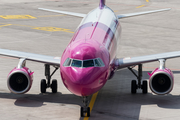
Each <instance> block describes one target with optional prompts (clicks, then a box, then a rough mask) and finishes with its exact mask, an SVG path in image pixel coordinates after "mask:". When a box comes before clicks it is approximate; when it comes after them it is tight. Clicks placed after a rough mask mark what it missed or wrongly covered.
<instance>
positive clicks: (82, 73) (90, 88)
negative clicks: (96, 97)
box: [61, 67, 106, 96]
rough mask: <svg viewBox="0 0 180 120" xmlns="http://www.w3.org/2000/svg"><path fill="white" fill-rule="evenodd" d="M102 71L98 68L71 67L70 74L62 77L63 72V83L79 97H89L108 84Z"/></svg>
mask: <svg viewBox="0 0 180 120" xmlns="http://www.w3.org/2000/svg"><path fill="white" fill-rule="evenodd" d="M101 71H102V70H101V68H97V67H89V68H76V67H71V68H70V67H69V68H68V74H67V75H64V74H63V75H62V72H61V76H62V80H63V83H64V84H65V86H66V87H67V89H69V90H70V91H71V92H72V93H74V94H76V95H78V96H89V95H91V94H93V93H95V92H97V91H98V90H99V89H100V88H101V87H102V86H103V85H104V84H105V82H106V75H105V74H104V72H101ZM101 73H103V74H101ZM105 73H106V72H105Z"/></svg>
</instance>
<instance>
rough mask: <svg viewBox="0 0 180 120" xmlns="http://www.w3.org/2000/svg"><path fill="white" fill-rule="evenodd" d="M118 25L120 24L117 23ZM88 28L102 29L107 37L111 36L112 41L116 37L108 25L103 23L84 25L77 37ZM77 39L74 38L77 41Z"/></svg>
mask: <svg viewBox="0 0 180 120" xmlns="http://www.w3.org/2000/svg"><path fill="white" fill-rule="evenodd" d="M117 24H118V23H117ZM87 27H94V28H96V27H97V28H101V29H102V30H104V31H105V32H106V33H107V35H109V37H110V39H113V37H114V33H113V31H112V30H111V29H110V28H109V27H108V26H106V25H104V24H102V23H99V22H95V23H92V22H89V23H86V24H83V25H82V26H80V27H79V29H78V30H77V33H76V35H77V34H78V32H79V31H80V30H82V29H84V28H87ZM75 38H76V37H74V39H75Z"/></svg>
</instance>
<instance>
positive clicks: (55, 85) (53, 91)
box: [51, 79, 57, 93]
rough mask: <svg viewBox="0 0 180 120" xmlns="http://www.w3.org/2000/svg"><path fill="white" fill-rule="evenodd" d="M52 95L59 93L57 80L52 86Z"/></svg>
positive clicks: (53, 81) (54, 80)
mask: <svg viewBox="0 0 180 120" xmlns="http://www.w3.org/2000/svg"><path fill="white" fill-rule="evenodd" d="M51 89H52V93H57V80H56V79H53V80H52V84H51Z"/></svg>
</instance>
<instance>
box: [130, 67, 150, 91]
mask: <svg viewBox="0 0 180 120" xmlns="http://www.w3.org/2000/svg"><path fill="white" fill-rule="evenodd" d="M134 67H135V66H133V67H128V69H129V70H130V71H131V72H132V73H133V74H134V75H135V76H136V77H137V80H138V81H136V80H132V81H131V93H132V94H135V93H136V91H137V89H142V93H143V94H147V92H148V90H147V81H145V80H144V81H143V82H142V84H141V81H142V64H139V65H138V75H137V74H136V73H135V72H134V71H133V68H134ZM137 82H138V83H137Z"/></svg>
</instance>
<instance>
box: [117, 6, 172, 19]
mask: <svg viewBox="0 0 180 120" xmlns="http://www.w3.org/2000/svg"><path fill="white" fill-rule="evenodd" d="M168 10H171V8H167V9H160V10H152V11H145V12H137V13H128V14H121V15H117V18H118V19H122V18H126V17H133V16H138V15H144V14H150V13H156V12H162V11H168Z"/></svg>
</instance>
